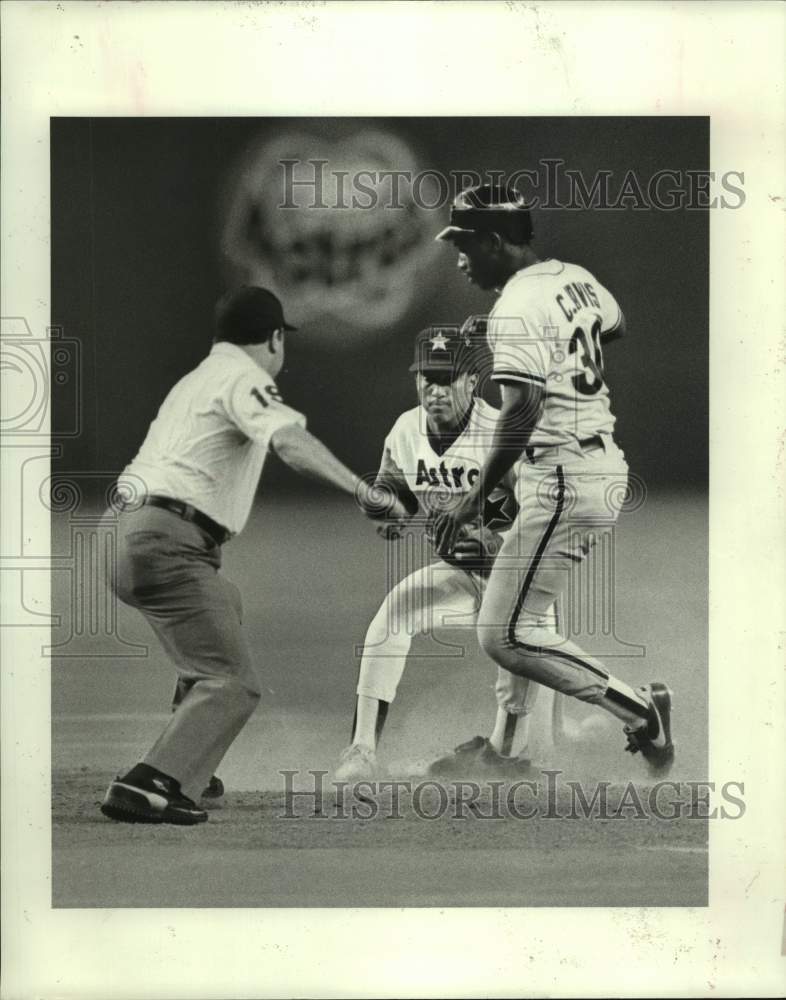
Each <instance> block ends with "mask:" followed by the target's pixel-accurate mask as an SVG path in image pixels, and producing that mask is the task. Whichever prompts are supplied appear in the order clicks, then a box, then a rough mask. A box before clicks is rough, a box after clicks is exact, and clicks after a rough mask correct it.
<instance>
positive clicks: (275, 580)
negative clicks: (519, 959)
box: [52, 494, 707, 907]
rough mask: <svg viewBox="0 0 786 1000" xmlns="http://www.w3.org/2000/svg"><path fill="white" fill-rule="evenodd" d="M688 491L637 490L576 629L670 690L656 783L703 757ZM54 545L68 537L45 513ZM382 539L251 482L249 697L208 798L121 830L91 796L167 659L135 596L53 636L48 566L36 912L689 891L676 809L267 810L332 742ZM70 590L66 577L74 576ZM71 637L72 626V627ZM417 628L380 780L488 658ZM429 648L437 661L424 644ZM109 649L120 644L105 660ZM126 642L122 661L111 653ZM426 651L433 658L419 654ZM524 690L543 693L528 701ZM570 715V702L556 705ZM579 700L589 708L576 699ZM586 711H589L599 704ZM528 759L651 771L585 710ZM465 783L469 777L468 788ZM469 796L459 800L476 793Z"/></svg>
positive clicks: (441, 723) (621, 899) (235, 566)
mask: <svg viewBox="0 0 786 1000" xmlns="http://www.w3.org/2000/svg"><path fill="white" fill-rule="evenodd" d="M706 517H707V511H706V502H705V500H704V499H703V498H701V497H697V496H695V495H692V494H685V495H671V496H661V497H654V498H653V497H650V498H648V500H647V503H646V504H645V505H644V506H643V507H642V508H641V509H640V510H639V511H636V512H634V513H630V514H628V515H624V516H623V518H622V520H621V523H620V527H619V531H618V536H617V554H616V575H615V579H614V591H615V616H614V627H613V634H606V633H601V632H598V634H595V635H594V636H590V637H588V638H587V645H588V647H589V648H591V649H592V650H593V651H595V652H598V653H599V654H602V655H603V656H605V657H606V660H607V662H608V665H609V666H610V668H611V669H612V670H613V671H614V672H616V673H618V674H620V675H621V676H622V677H624V678H626V679H627V680H629V681H630V682H631V683H633V684H638V683H641V682H643V681H644V680H647V679H653V678H659V679H663V680H665V681H667V682H668V683H669V684H670V685H671V686H672V687H673V688H674V690H675V715H674V725H675V734H676V738H677V741H678V754H679V756H678V762H677V764H676V766H675V769H674V771H673V772H672V774H671V775H670V777H671V778H673V779H675V780H677V781H689V780H701V779H702V778H705V777H706V773H707V725H706V716H707V711H706V686H707V645H706V643H707V626H706V621H707V553H706ZM55 545H56V546H57V548H56V551H58V552H60V553H61V554H62V555H64V556H65V555H66V554H67V553H68V552H70V551H72V550H73V537H72V526H71V525H70V523H69V522H68V521H67V520H66V519H65V518H63V519H62V520H61V521H60V522H59V523H58V524H57V525H56V532H55ZM384 556H385V550H384V547H383V543H381V542H380V541H379V539H377V538H376V536H375V534H374V530H373V526H371V525H370V524H367V523H365V522H361V521H359V520H358V518H357V516H356V514H355V512H354V511H353V510H352V509H351V506H350V505H348V504H341V503H338V502H326V501H324V500H320V501H317V500H312V501H308V502H307V501H303V500H300V499H298V500H289V501H285V500H283V499H273V498H268V499H267V500H265V498H263V499H262V502H261V503H260V504H259V505H258V506H257V509H256V511H255V513H254V516H253V518H252V521H251V522H250V524H249V526H248V528H247V530H246V533H244V535H243V537H242V540H241V541H235V542H233V543H230V545H228V546H227V548H226V549H225V561H224V571H225V572H226V574H227V576H228V577H229V578H230V579H232V580H234V581H235V582H236V583H238V585H239V586H240V588H241V590H242V591H243V594H244V599H245V624H246V628H247V629H248V632H249V635H250V637H251V640H252V645H253V647H254V648H255V649H256V650H257V653H258V665H259V671H260V676H261V678H262V683H263V689H264V692H265V694H264V699H263V703H262V705H261V707H260V709H259V711H258V712H257V714H256V715H255V716H254V718H253V719H252V720H251V722H250V723H249V725H248V726H247V728H246V730H245V731H244V732H243V734H241V737H240V738H239V739H238V740H237V741H236V743H235V745H234V746H233V747H232V748H231V750H230V751H229V753H228V755H227V757H226V758H225V761H224V762H223V764H222V767H221V771H220V773H221V775H222V777H223V778H224V780H225V783H226V785H227V788H228V795H227V797H226V800H225V802H224V804H223V806H222V808H220V809H217V810H214V811H212V812H211V816H210V821H209V822H208V823H207V824H205V825H204V826H202V827H200V828H196V829H188V830H182V829H176V828H160V829H157V828H150V827H139V828H135V827H126V826H124V825H120V824H113V823H111V822H110V821H108V820H105V819H104V818H103V817H102V816H101V815H100V813H99V812H98V808H97V806H98V803H99V802H100V799H101V796H102V794H103V791H104V788H105V785H106V783H107V782H108V780H109V779H110V778H111V777H112V775H113V774H114V773H115V772H117V771H119V770H121V769H123V768H126V767H128V766H129V765H130V764H132V763H133V762H134V761H135V760H136V759H138V757H139V756H140V754H141V753H143V752H144V751H145V749H146V748H147V746H148V745H149V744H150V743H151V742H152V740H153V738H154V737H155V735H156V734H157V731H158V730H159V729H160V728H161V726H162V725H163V722H164V720H165V717H166V711H167V708H168V703H169V699H170V696H171V690H172V685H173V677H174V673H173V671H172V669H171V668H170V667H169V666H168V664H167V663H166V661H165V659H164V657H163V654H162V653H161V652H160V650H159V649H158V647H157V645H156V643H155V640H154V638H153V636H152V633H150V632H149V630H148V628H147V625H146V624H145V623H144V621H143V620H142V619H141V617H139V616H138V615H137V614H136V613H135V612H133V611H131V610H129V609H126V608H122V607H121V608H120V611H119V619H118V629H117V633H118V634H119V636H120V637H122V642H123V643H125V645H121V644H120V643H119V641H118V639H117V638H116V636H106V635H103V636H102V635H100V634H99V635H92V636H91V635H89V634H87V633H84V632H83V634H81V635H75V636H74V635H71V632H72V624H71V623H72V615H71V613H70V607H71V605H72V604H73V602H74V597H73V594H74V592H75V591H74V580H75V577H74V573H73V572H72V571H71V570H69V569H68V567H67V566H66V565H65V563H67V560H65V563H64V569H62V570H58V571H56V572H55V573H54V574H53V604H54V605H55V609H56V610H57V611H59V613H60V614H62V615H63V621H62V625H61V627H60V629H59V630H56V632H55V637H54V641H55V644H56V645H57V644H60V649H59V655H58V656H56V657H55V658H54V659H53V661H52V715H53V727H52V737H53V742H52V746H53V750H52V753H53V901H54V904H55V905H56V906H64V907H69V906H224V907H225V906H331V905H332V906H350V905H354V906H448V905H451V906H462V905H463V906H492V905H494V906H498V905H511V906H545V905H552V906H571V905H574V906H607V905H648V906H663V905H666V906H667V905H673V906H674V905H680V906H684V905H704V904H705V903H706V896H707V857H706V840H707V828H706V823H705V822H703V821H702V820H700V819H692V818H683V819H680V820H673V821H663V820H658V819H656V818H654V817H652V816H649V817H648V818H646V819H642V818H639V819H634V818H631V817H630V816H628V818H617V819H548V818H543V817H542V816H541V817H540V818H534V819H528V820H522V819H517V818H515V817H513V816H508V817H507V818H505V819H495V820H485V821H484V820H482V819H479V818H477V817H474V816H473V815H471V814H470V815H467V814H463V815H459V816H458V817H455V816H454V812H455V810H453V809H452V808H451V809H448V810H447V811H446V813H445V815H444V816H443V817H442V818H439V819H436V820H432V821H429V820H424V819H422V818H420V817H419V816H417V815H415V814H414V813H413V812H412V810H409V811H405V815H404V816H403V818H402V819H391V818H386V816H385V815H383V813H384V812H385V810H384V809H381V810H380V815H378V816H377V818H374V819H362V818H356V819H353V818H351V817H350V818H346V819H335V818H333V819H330V818H325V817H315V816H313V815H311V814H309V813H308V811H307V810H306V813H305V814H304V815H302V816H300V817H299V818H298V819H297V820H293V819H283V818H282V817H281V813H282V809H283V808H284V779H283V778H282V776H281V774H280V772H281V771H282V770H295V771H299V772H301V774H302V775H303V777H304V778H305V772H306V771H307V770H308V769H310V768H316V769H322V770H329V769H330V768H331V767H332V765H333V764H334V763H335V759H336V757H337V755H338V753H339V751H340V750H341V748H342V747H343V746H344V745H345V744H346V742H347V737H348V731H349V727H350V723H351V717H352V711H353V701H354V685H355V678H356V672H357V660H356V659H355V655H354V647H355V645H356V644H357V643H359V642H361V641H362V639H363V635H364V633H365V628H366V625H367V623H368V621H369V619H370V617H371V615H372V614H373V613H374V611H375V610H376V607H377V605H378V603H379V601H380V600H381V598H382V597H383V595H384V591H385V579H386V578H385V566H384ZM76 592H77V593H78V592H79V588H78V586H77V589H76ZM88 632H89V630H88ZM443 641H446V642H449V643H451V645H450V646H449V647H445V646H439V645H438V644H437V642H436V640H435V639H430V640H419V641H418V642H416V644H415V646H414V648H413V656H412V657H411V659H410V663H409V665H408V668H407V673H406V674H405V677H404V680H403V682H402V685H401V688H400V695H399V698H398V699H397V701H396V703H395V704H394V706H393V708H392V709H391V712H390V716H389V721H388V725H387V727H386V731H385V738H384V743H383V747H382V749H383V750H384V756H385V761H386V763H387V765H388V767H389V770H390V773H391V775H392V776H394V777H399V776H407V775H413V774H414V775H417V774H418V773H420V771H421V769H422V767H423V764H424V762H426V761H428V760H429V759H431V758H432V757H434V756H436V755H438V754H440V753H442V752H444V751H445V750H446V749H449V748H450V747H452V746H454V745H455V744H456V743H458V742H460V741H462V740H464V739H466V738H468V737H470V736H473V735H475V734H476V733H487V732H488V730H489V727H490V724H491V720H492V718H493V713H494V701H493V682H494V675H495V672H494V669H493V668H492V666H491V665H490V664H488V663H487V662H485V661H484V660H483V659H482V658H481V657H480V656H479V654H478V651H477V646H476V643H475V641H474V637H473V636H472V633H471V632H469V631H467V630H455V629H454V630H452V631H451V632H450V633H446V635H445V637H444V640H443ZM446 652H447V653H448V654H449V655H444V654H445V653H446ZM121 654H122V655H121ZM130 654H133V655H130ZM440 654H442V655H440ZM544 704H546V702H544ZM570 711H571V713H572V716H573V718H574V720H575V721H577V722H580V721H581V720H582V719H583V718H586V717H587V716H588V714H589V712H590V710H588V709H586V708H584V707H583V706H576V707H571V709H570ZM596 714H598V715H599V713H596ZM599 719H600V715H599ZM544 726H545V720H544V711H543V710H541V711H540V713H539V714H537V713H536V719H535V733H534V736H535V741H534V742H535V746H536V750H537V756H536V762H537V764H538V765H539V766H540V767H543V768H553V769H559V770H560V771H562V772H564V775H563V777H564V779H565V780H578V781H583V782H586V783H589V784H590V785H592V783H593V782H597V781H609V782H614V783H615V785H614V787H613V789H612V791H611V794H612V797H613V796H614V795H617V796H619V794H620V789H621V787H622V783H624V782H627V781H633V782H636V787H638V788H639V789H640V790H641V794H642V796H643V797H646V793H647V789H648V786H649V785H650V784H651V782H650V781H649V779H648V778H647V775H646V772H645V771H644V768H643V764H642V762H641V761H640V760H639V759H636V758H632V757H631V756H630V755H628V754H624V753H622V746H623V742H624V741H623V738H622V736H621V733H620V731H619V728H618V727H617V726H616V725H614V724H613V723H609V724H605V723H604V722H603V720H602V719H600V721H599V723H598V725H597V727H596V728H597V733H596V736H597V739H596V740H595V741H594V742H587V741H584V742H581V743H578V744H576V745H575V746H572V747H569V748H567V749H562V750H555V749H554V748H552V747H551V746H550V745H549V744H548V742H547V741H540V740H538V739H537V737H538V730H539V728H540V730H541V733H542V730H543V728H544ZM486 795H487V792H484V796H486ZM485 802H486V798H485V797H484V798H482V799H481V805H483V803H485Z"/></svg>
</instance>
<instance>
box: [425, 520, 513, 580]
mask: <svg viewBox="0 0 786 1000" xmlns="http://www.w3.org/2000/svg"><path fill="white" fill-rule="evenodd" d="M502 542H503V538H502V535H500V534H499V533H498V532H496V531H492V530H491V529H490V528H485V527H482V526H480V525H477V524H472V525H469V524H465V525H464V527H463V528H462V529H461V534H460V535H459V539H458V541H457V542H456V544H455V545H454V546H453V551H452V552H449V553H448V554H447V555H443V556H441V557H440V558H441V559H442V560H443V562H446V563H448V565H450V566H457V567H458V568H459V569H464V570H467V572H473V573H481V574H482V575H484V576H485V575H487V574H488V573H489V572H491V567H492V566H493V565H494V560H495V559H496V558H497V553H498V552H499V550H500V547H501V545H502Z"/></svg>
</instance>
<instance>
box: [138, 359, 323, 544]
mask: <svg viewBox="0 0 786 1000" xmlns="http://www.w3.org/2000/svg"><path fill="white" fill-rule="evenodd" d="M305 423H306V421H305V417H304V416H303V415H302V414H300V413H298V412H297V410H293V409H291V408H290V407H288V406H286V405H285V404H284V403H283V402H282V400H281V394H280V392H279V390H278V388H277V386H276V383H275V382H274V381H273V378H272V377H271V376H270V375H269V374H268V373H267V372H266V371H265V370H264V369H263V368H260V367H259V365H257V364H256V362H255V361H254V360H253V359H252V358H251V357H250V356H249V355H248V354H246V352H245V351H244V350H243V349H242V348H241V347H236V346H235V345H234V344H228V343H224V342H222V343H218V344H214V345H213V348H212V350H211V352H210V354H209V355H208V356H207V357H206V358H205V360H204V361H203V362H202V363H201V364H200V365H198V366H197V367H196V368H195V369H194V370H193V371H191V372H189V373H188V375H185V376H184V377H183V378H182V379H181V380H180V381H179V382H178V383H177V385H175V387H174V388H173V389H172V390H171V391H170V393H169V395H168V396H167V397H166V399H165V400H164V402H163V403H162V405H161V408H160V410H159V411H158V416H157V417H156V419H155V420H154V421H153V423H152V424H151V425H150V430H149V431H148V433H147V437H146V438H145V440H144V443H143V444H142V447H141V448H140V450H139V453H138V454H137V456H136V458H134V460H133V461H132V462H131V464H130V465H128V466H127V467H126V468H125V470H124V471H123V473H122V475H121V476H120V478H119V484H120V485H121V487H122V484H123V482H124V481H126V482H127V486H126V488H125V491H124V492H126V493H128V494H129V495H130V496H134V495H136V494H138V493H139V492H140V491H141V492H145V493H157V494H161V495H163V496H168V497H173V498H174V499H176V500H183V501H184V502H186V503H190V504H192V505H193V506H194V507H196V508H198V509H199V510H201V511H202V513H203V514H207V515H208V516H209V517H212V518H213V520H214V521H217V522H218V523H219V524H220V525H223V527H225V528H227V529H228V530H229V531H230V532H232V533H233V534H235V533H237V532H238V531H240V529H241V528H242V527H243V525H244V524H245V523H246V520H247V518H248V514H249V511H250V509H251V504H252V502H253V499H254V493H255V491H256V487H257V483H258V481H259V476H260V473H261V472H262V466H263V464H264V461H265V456H266V455H267V451H268V446H269V443H270V438H271V436H272V435H273V433H274V432H275V431H276V430H278V429H279V428H280V427H283V426H285V425H287V424H300V425H301V426H305Z"/></svg>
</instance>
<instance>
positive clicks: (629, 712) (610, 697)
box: [600, 677, 650, 728]
mask: <svg viewBox="0 0 786 1000" xmlns="http://www.w3.org/2000/svg"><path fill="white" fill-rule="evenodd" d="M600 704H601V705H602V706H603V708H605V709H606V710H607V711H609V712H611V713H612V715H616V716H617V718H619V719H622V721H623V722H625V723H626V724H627V725H629V726H632V727H634V728H635V727H636V726H639V725H643V724H644V723H646V721H647V720H648V719H649V715H650V708H649V703H648V702H647V700H646V699H645V698H644V697H643V696H642V695H640V694H638V693H637V692H635V691H633V689H632V688H630V687H628V685H627V684H625V683H624V682H622V681H620V680H618V679H617V678H616V677H610V678H609V683H608V687H607V688H606V692H605V694H604V695H603V697H602V698H601V699H600Z"/></svg>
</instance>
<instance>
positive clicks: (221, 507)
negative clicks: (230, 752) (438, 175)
mask: <svg viewBox="0 0 786 1000" xmlns="http://www.w3.org/2000/svg"><path fill="white" fill-rule="evenodd" d="M294 329H295V328H294V327H292V326H290V325H289V324H288V323H287V322H286V321H285V319H284V314H283V310H282V307H281V303H280V302H279V301H278V299H277V298H276V297H275V295H273V294H272V293H271V292H269V291H267V290H266V289H263V288H258V287H253V286H245V287H242V288H239V289H237V290H235V291H233V292H231V293H229V294H228V295H227V296H225V297H224V299H222V300H221V302H219V304H218V307H217V310H216V333H215V338H214V343H213V347H212V349H211V351H210V353H209V354H208V356H207V357H206V358H205V359H204V360H203V361H202V363H201V364H200V365H198V366H197V368H195V369H194V370H193V371H191V372H189V373H188V374H187V375H185V376H184V377H183V378H182V379H181V380H180V381H179V382H178V383H177V385H175V387H174V388H173V389H172V390H171V391H170V393H169V395H168V396H167V397H166V399H165V400H164V402H163V404H162V406H161V408H160V410H159V412H158V415H157V417H156V419H155V420H154V421H153V423H152V424H151V425H150V429H149V431H148V433H147V436H146V438H145V440H144V443H143V444H142V447H141V449H140V450H139V453H138V454H137V456H136V457H135V458H134V460H133V461H132V462H131V463H130V465H128V466H127V468H126V469H125V470H124V472H123V474H122V475H121V476H120V478H119V481H118V487H117V489H118V495H119V496H120V497H121V498H124V499H123V500H121V502H120V503H119V504H118V506H119V508H120V511H119V513H117V512H116V511H114V510H113V511H110V512H108V513H107V521H108V526H109V527H110V528H114V526H115V519H116V530H117V564H116V567H115V568H114V573H113V574H112V578H111V580H110V583H111V585H112V586H113V588H114V590H115V592H116V593H117V595H118V596H119V597H120V599H121V600H123V601H124V602H126V603H127V604H129V605H131V606H133V607H135V608H137V609H139V611H141V612H142V614H143V615H144V616H145V618H146V619H147V621H148V622H149V624H150V625H151V626H152V628H153V630H154V631H155V633H156V635H157V636H158V638H159V640H160V641H161V644H162V646H163V647H164V649H165V651H166V652H167V654H168V655H169V657H170V659H171V660H172V662H173V664H174V666H175V669H176V670H177V673H178V679H179V701H178V703H177V704H176V706H175V710H174V712H173V714H172V716H171V718H170V720H169V722H168V724H167V725H166V726H165V727H164V730H163V732H162V733H161V735H160V736H159V738H158V740H157V741H156V743H155V744H154V746H153V747H152V748H151V749H150V750H149V751H148V753H147V754H146V755H145V757H144V759H143V760H142V761H141V762H139V763H138V764H136V765H135V766H134V767H132V768H131V770H130V771H128V772H127V773H125V774H124V775H122V776H120V777H118V778H117V779H115V780H114V781H113V782H112V783H111V784H110V786H109V789H108V791H107V793H106V797H105V798H104V801H103V803H102V805H101V811H102V812H103V813H104V814H105V815H106V816H109V817H110V818H112V819H115V820H121V821H125V822H130V823H174V824H179V825H193V824H196V823H201V822H204V821H205V820H206V819H207V813H206V812H205V810H204V809H202V808H201V807H200V806H198V805H197V804H196V802H195V798H196V797H197V796H198V795H199V793H200V792H201V791H202V790H203V789H204V788H205V786H206V784H207V782H208V779H209V778H210V776H211V775H212V774H213V773H214V771H215V769H216V766H217V765H218V763H219V762H220V760H221V759H222V757H223V756H224V754H225V753H226V751H227V749H228V748H229V746H230V745H231V743H232V742H233V740H234V739H235V737H236V736H237V734H238V733H239V732H240V730H241V729H242V728H243V726H244V725H245V723H246V721H247V720H248V719H249V717H250V716H251V714H252V712H253V711H254V709H255V708H256V706H257V703H258V701H259V697H260V686H259V681H258V680H257V676H256V673H255V671H254V667H253V664H252V655H251V651H250V649H249V646H248V643H247V641H246V638H245V635H244V633H243V630H242V628H241V613H242V608H241V600H240V593H239V591H238V589H237V587H235V586H234V584H232V583H230V582H229V581H228V580H226V579H225V578H224V577H223V576H222V574H221V573H219V568H220V566H221V546H222V545H223V544H224V542H226V541H227V540H228V539H229V538H231V537H233V536H234V535H236V534H238V532H240V531H241V530H242V528H243V526H244V524H245V523H246V519H247V518H248V514H249V511H250V509H251V504H252V501H253V498H254V493H255V491H256V487H257V483H258V480H259V476H260V473H261V471H262V466H263V464H264V461H265V456H266V455H267V452H268V450H269V449H270V448H272V449H274V450H275V451H276V453H277V454H278V455H279V457H280V458H281V459H282V460H283V461H284V462H286V463H287V464H288V465H290V466H291V467H292V468H293V469H295V470H296V471H297V472H300V473H302V474H303V475H306V476H312V477H314V478H316V479H318V480H320V481H322V482H324V483H327V484H329V485H331V486H333V487H335V488H337V489H339V490H341V491H343V492H345V493H349V494H353V495H355V496H356V497H357V498H358V500H359V501H360V503H361V505H362V506H366V507H367V508H368V510H373V509H375V508H374V505H373V504H372V505H370V506H368V504H367V500H368V495H369V492H370V491H369V489H368V487H367V486H366V485H365V484H363V483H362V482H360V481H359V479H358V477H357V476H356V475H355V474H354V473H352V472H350V470H349V469H347V468H346V466H344V465H343V464H342V463H341V462H340V461H339V460H338V459H337V458H335V456H334V455H333V454H332V453H331V452H330V451H328V449H327V448H325V446H324V445H323V444H321V443H320V442H319V441H318V440H317V439H316V438H315V437H313V436H312V435H311V434H309V432H308V431H307V430H306V429H305V418H304V417H303V415H302V414H300V413H298V412H297V411H296V410H293V409H291V408H290V407H288V406H287V405H286V404H285V403H284V402H283V400H282V398H281V393H280V391H279V389H278V387H277V386H276V382H275V379H276V376H277V375H278V373H279V371H280V370H281V366H282V364H283V360H284V338H285V332H286V331H291V330H294ZM397 513H398V514H403V508H401V510H400V511H396V510H395V509H393V510H392V514H393V516H396V515H397Z"/></svg>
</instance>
